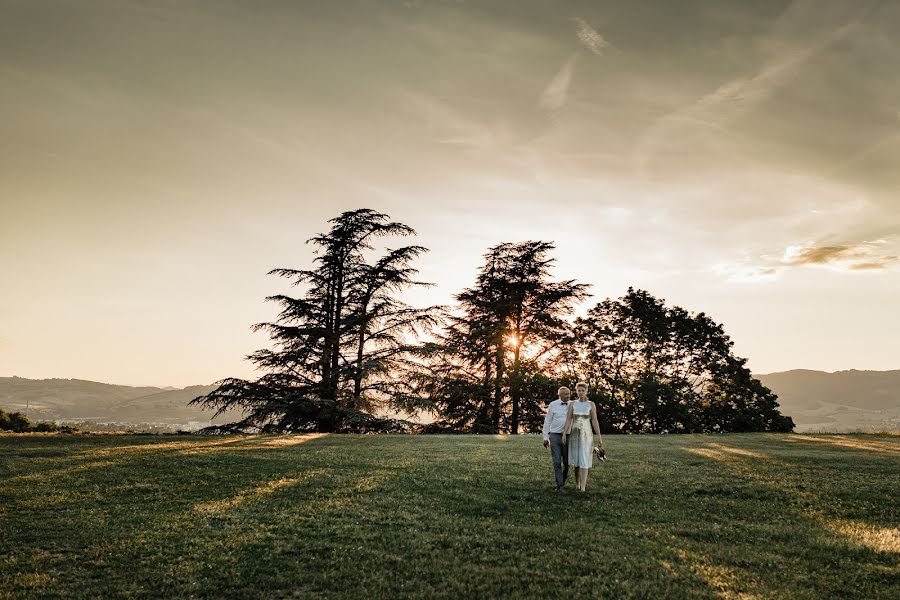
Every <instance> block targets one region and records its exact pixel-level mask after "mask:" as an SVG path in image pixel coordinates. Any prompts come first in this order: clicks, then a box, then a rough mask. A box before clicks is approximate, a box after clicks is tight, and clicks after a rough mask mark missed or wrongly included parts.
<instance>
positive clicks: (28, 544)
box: [0, 434, 900, 599]
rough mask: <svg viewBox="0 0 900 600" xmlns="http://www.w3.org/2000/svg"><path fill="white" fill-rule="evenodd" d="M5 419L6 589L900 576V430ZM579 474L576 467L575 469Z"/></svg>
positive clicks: (495, 592) (298, 592)
mask: <svg viewBox="0 0 900 600" xmlns="http://www.w3.org/2000/svg"><path fill="white" fill-rule="evenodd" d="M606 447H607V449H608V452H609V455H610V460H609V461H608V462H606V463H603V464H601V465H599V466H598V468H596V469H594V470H593V472H592V475H591V478H590V480H589V482H588V492H587V493H586V494H580V493H578V492H577V491H576V490H574V489H573V488H569V489H565V490H563V491H562V492H561V493H554V492H553V491H552V486H551V468H550V464H549V457H548V454H547V451H546V450H544V449H543V448H542V447H541V446H540V439H539V438H538V437H535V436H518V437H505V436H337V435H332V436H318V437H316V436H307V437H303V436H247V437H199V436H52V435H47V436H41V435H5V436H0V597H2V598H26V597H28V598H33V597H83V598H88V597H98V596H104V597H110V596H115V597H143V598H159V597H216V598H218V597H247V598H251V597H272V598H282V597H303V598H316V597H363V596H366V597H369V598H380V597H392V598H400V597H460V596H465V597H476V596H481V597H485V596H488V597H494V596H506V597H535V598H538V597H540V598H552V597H558V596H569V597H604V598H630V597H633V598H756V597H760V598H776V597H777V598H811V599H812V598H815V599H821V598H829V597H835V598H837V597H856V598H897V597H900V562H898V559H900V532H898V526H900V522H898V521H900V518H898V517H900V516H898V511H897V497H898V492H900V489H898V481H900V437H896V436H877V435H840V436H838V435H818V436H805V435H770V434H747V435H717V436H714V435H691V436H656V437H651V436H608V437H607V438H606ZM570 485H571V483H570Z"/></svg>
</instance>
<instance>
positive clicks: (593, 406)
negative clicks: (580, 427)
mask: <svg viewBox="0 0 900 600" xmlns="http://www.w3.org/2000/svg"><path fill="white" fill-rule="evenodd" d="M591 427H593V428H594V431H596V432H597V445H598V446H602V445H603V437H602V436H601V435H600V421H598V420H597V405H596V404H594V403H593V402H591Z"/></svg>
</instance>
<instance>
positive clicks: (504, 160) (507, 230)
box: [0, 0, 900, 387]
mask: <svg viewBox="0 0 900 600" xmlns="http://www.w3.org/2000/svg"><path fill="white" fill-rule="evenodd" d="M898 31H900V2H894V1H891V0H884V1H878V0H858V1H854V2H846V1H843V0H835V1H828V0H822V1H815V0H797V1H793V2H788V1H785V0H780V1H775V0H772V1H767V0H754V1H753V2H746V1H744V0H708V1H698V0H683V1H679V2H671V1H669V0H652V1H650V0H592V1H575V0H546V1H541V0H503V1H475V0H465V1H463V0H454V1H450V0H444V1H439V0H406V1H404V0H390V1H388V0H361V1H358V2H353V1H349V0H348V1H340V0H327V1H322V2H318V1H313V0H301V1H287V0H283V1H276V0H265V1H253V2H251V1H249V0H245V1H241V2H239V1H234V0H232V1H228V0H177V1H176V0H141V1H138V0H80V1H75V0H66V1H53V0H0V286H2V288H0V292H2V293H0V376H12V375H18V376H20V377H30V378H51V377H64V378H79V379H90V380H96V381H104V382H110V383H119V384H128V385H161V386H168V385H172V386H179V387H180V386H186V385H193V384H208V383H211V382H213V381H216V380H218V379H221V378H224V377H229V376H239V377H250V376H253V374H254V372H253V370H252V366H251V365H250V364H249V363H248V362H247V361H246V360H245V359H244V357H245V355H246V354H248V353H250V352H252V351H253V350H255V349H257V348H261V347H267V346H268V339H267V337H266V336H265V334H264V333H262V332H257V333H252V332H251V331H250V325H252V324H253V323H256V322H260V321H266V320H271V319H272V318H273V317H274V315H275V307H274V306H273V305H271V304H267V303H265V302H264V301H263V299H264V297H265V296H268V295H271V294H275V293H282V292H290V291H291V288H290V287H289V286H288V285H287V282H285V281H283V280H279V279H278V278H275V277H272V276H267V275H266V273H267V272H268V271H269V270H270V269H272V268H275V267H297V268H299V267H303V266H307V265H309V264H310V258H311V256H310V248H309V246H307V245H306V244H305V243H304V242H305V240H306V239H308V238H309V237H311V236H312V235H314V234H316V233H318V232H320V231H323V230H324V229H325V228H326V221H327V220H328V219H329V218H331V217H333V216H335V215H337V214H338V213H340V212H341V211H344V210H350V209H355V208H360V207H366V208H373V209H377V210H380V211H383V212H386V213H388V214H389V215H390V216H391V217H393V218H394V219H396V220H398V221H401V222H403V223H406V224H408V225H410V226H412V227H413V228H415V229H416V230H417V231H418V238H417V240H416V242H417V243H420V244H423V245H425V246H427V247H428V248H430V252H429V253H428V254H427V255H425V256H424V257H422V258H421V259H420V260H419V262H418V265H417V266H418V267H419V268H420V270H421V276H422V278H424V279H426V280H428V281H431V282H433V283H435V284H436V285H435V286H434V287H432V288H430V289H428V290H417V291H415V292H413V293H411V294H409V295H408V298H409V301H411V302H412V303H414V304H417V305H420V306H424V305H428V304H445V303H452V296H453V294H454V293H456V292H458V291H460V290H461V289H463V288H464V287H466V286H468V285H470V284H471V283H472V282H473V281H474V275H475V271H476V269H477V268H478V266H479V265H480V261H481V256H482V254H483V253H484V251H485V250H486V249H487V248H488V247H489V246H491V245H493V244H496V243H499V242H504V241H520V240H527V239H540V240H547V241H551V242H553V243H555V245H556V248H557V250H556V252H555V255H554V256H555V258H556V261H557V262H556V267H555V274H556V275H557V276H558V277H565V278H576V279H578V280H579V281H583V282H585V283H589V284H591V285H592V286H593V287H592V290H591V291H592V293H593V294H594V296H593V297H592V298H591V300H590V301H589V302H588V303H587V304H586V305H585V306H584V307H583V308H582V310H584V309H586V308H587V307H589V306H591V305H593V303H596V302H598V301H600V300H602V299H604V298H608V297H619V296H621V295H623V294H624V293H625V292H626V290H627V288H628V287H629V286H634V287H639V288H643V289H646V290H649V291H650V292H651V293H653V294H654V295H656V296H658V297H661V298H664V299H665V300H666V301H667V302H669V303H670V304H677V305H679V306H682V307H684V308H686V309H688V310H692V311H704V312H706V313H707V314H709V315H710V316H711V317H712V318H714V319H715V320H717V321H718V322H720V323H723V324H724V326H725V330H726V332H728V333H729V334H730V335H731V337H732V339H733V340H734V342H735V352H736V353H737V354H738V355H740V356H744V357H746V358H748V359H749V363H748V364H749V366H750V368H751V369H752V370H753V371H754V372H757V373H767V372H774V371H783V370H788V369H795V368H809V369H820V370H827V371H834V370H840V369H850V368H856V369H878V370H880V369H897V368H900V350H898V340H900V317H898V314H897V307H898V306H900V259H898V256H900V78H898V77H897V75H896V73H897V71H898V69H900V36H898V35H897V32H898ZM294 291H296V290H294Z"/></svg>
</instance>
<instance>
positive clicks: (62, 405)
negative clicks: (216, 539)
mask: <svg viewBox="0 0 900 600" xmlns="http://www.w3.org/2000/svg"><path fill="white" fill-rule="evenodd" d="M757 377H758V378H759V379H760V380H761V381H762V382H763V383H764V384H765V385H766V386H768V387H769V388H770V389H772V391H774V392H775V393H776V394H778V398H779V403H780V405H781V408H782V411H781V412H782V413H783V414H786V415H790V416H791V417H793V419H794V422H795V423H796V425H797V431H833V432H844V431H885V430H892V431H895V430H900V370H897V371H855V370H851V371H837V372H835V373H826V372H823V371H809V370H794V371H785V372H783V373H769V374H766V375H758V376H757ZM212 389H214V386H211V385H195V386H189V387H186V388H183V389H177V388H171V387H170V388H159V387H131V386H126V385H111V384H107V383H97V382H95V381H85V380H81V379H24V378H21V377H0V408H3V409H4V410H7V411H11V412H12V411H22V412H24V411H25V409H26V405H27V406H28V416H29V418H31V420H32V421H38V420H69V419H71V420H83V419H92V420H96V421H103V422H116V423H168V424H173V425H175V424H188V423H194V424H195V426H197V424H200V423H207V422H209V417H210V414H211V413H210V412H205V411H201V410H199V409H197V408H195V407H188V406H187V403H188V402H190V401H191V400H192V399H193V398H196V397H197V396H200V395H202V394H205V393H208V392H209V391H211V390H212ZM236 417H237V415H226V416H223V417H220V418H218V419H216V420H215V421H214V422H215V423H225V422H228V420H233V419H234V418H236Z"/></svg>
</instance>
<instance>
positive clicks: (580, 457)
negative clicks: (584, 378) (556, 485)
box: [562, 382, 603, 492]
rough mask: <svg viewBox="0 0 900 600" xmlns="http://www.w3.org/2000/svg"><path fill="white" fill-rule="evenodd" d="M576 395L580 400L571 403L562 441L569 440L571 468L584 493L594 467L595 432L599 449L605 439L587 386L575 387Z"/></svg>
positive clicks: (579, 487) (583, 384)
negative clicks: (590, 471) (588, 395)
mask: <svg viewBox="0 0 900 600" xmlns="http://www.w3.org/2000/svg"><path fill="white" fill-rule="evenodd" d="M575 393H576V394H577V395H578V399H577V400H576V401H575V402H570V403H569V413H568V415H567V416H566V425H565V427H563V435H562V441H563V444H565V443H566V439H567V438H568V442H569V466H570V467H575V483H576V485H577V486H578V489H579V490H581V491H582V492H583V491H584V488H585V486H586V485H587V476H588V469H590V468H591V466H592V465H593V452H592V450H593V446H594V432H595V431H596V432H597V446H598V447H599V448H602V447H603V438H602V437H600V423H599V421H597V407H596V406H595V405H594V403H593V402H591V401H590V400H588V399H587V393H588V386H587V384H586V383H584V382H580V383H579V384H578V385H576V386H575Z"/></svg>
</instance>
